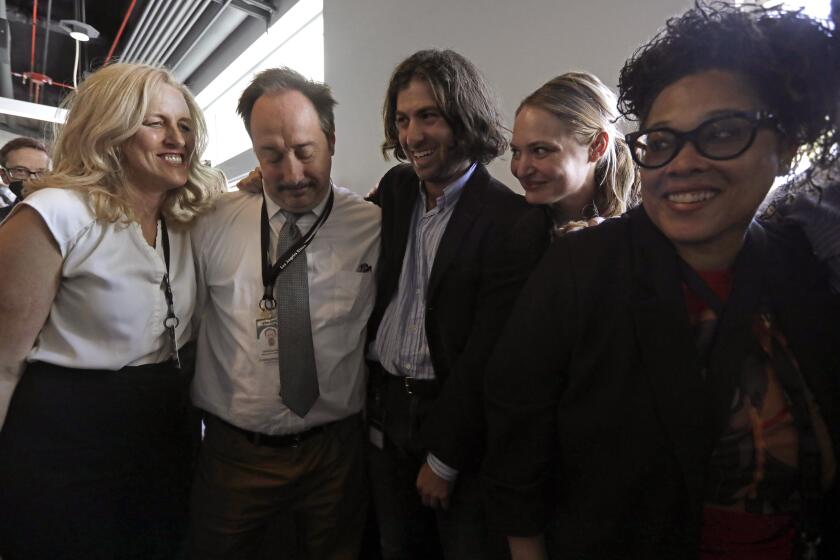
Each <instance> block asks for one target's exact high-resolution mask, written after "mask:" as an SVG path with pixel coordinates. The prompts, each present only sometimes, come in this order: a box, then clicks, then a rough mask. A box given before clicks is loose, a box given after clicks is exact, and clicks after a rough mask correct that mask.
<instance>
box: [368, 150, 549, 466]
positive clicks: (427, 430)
mask: <svg viewBox="0 0 840 560" xmlns="http://www.w3.org/2000/svg"><path fill="white" fill-rule="evenodd" d="M418 189H419V179H418V178H417V175H416V174H415V173H414V170H413V169H412V168H411V166H410V165H398V166H396V167H393V168H392V169H391V170H389V171H388V173H386V174H385V176H384V177H383V178H382V180H381V181H380V183H379V188H378V190H377V193H376V194H375V195H374V197H373V201H374V202H375V203H377V204H379V206H381V207H382V251H381V256H380V262H379V270H378V275H377V282H378V284H377V295H376V303H375V305H374V309H373V313H372V315H371V319H370V322H369V324H368V337H369V340H374V339H375V337H376V334H377V330H378V328H379V324H380V322H381V321H382V316H383V314H384V313H385V309H386V308H387V307H388V304H389V303H390V302H391V299H392V298H393V297H394V296H395V295H396V293H397V287H398V285H399V280H400V273H401V271H402V265H403V258H404V257H405V252H406V245H407V243H408V234H409V230H410V226H411V218H412V214H413V212H414V207H415V204H417V202H418V200H419V197H418ZM548 231H549V224H548V219H547V216H546V214H545V212H544V211H543V210H542V209H540V208H537V207H533V206H530V205H529V204H527V202H525V199H524V197H522V196H520V195H518V194H515V193H513V192H512V191H511V190H510V189H508V188H507V187H506V186H505V185H503V184H502V183H500V182H499V181H497V180H495V179H493V178H492V177H491V176H490V173H488V171H487V169H486V168H485V167H484V166H483V165H478V167H477V168H476V169H475V171H474V172H473V174H472V176H471V177H470V179H469V181H468V182H467V184H466V185H465V186H464V190H463V191H462V193H461V197H460V200H459V201H458V205H457V206H456V207H455V210H454V212H453V215H452V217H451V218H450V220H449V223H448V224H447V227H446V231H445V232H444V234H443V237H442V239H441V241H440V246H439V247H438V252H437V254H436V255H435V260H434V264H433V266H432V271H431V275H430V278H429V286H428V290H427V301H426V324H425V328H426V336H427V339H428V342H429V352H430V354H431V359H432V365H433V366H434V370H435V376H436V377H437V379H438V380H439V381H440V382H441V384H442V390H441V394H440V396H439V397H438V399H437V402H436V403H435V405H434V407H433V410H432V412H431V413H430V414H429V416H428V417H427V418H426V419H425V421H424V423H423V426H422V429H421V440H422V441H423V442H424V444H425V445H426V446H427V448H428V449H430V450H431V451H432V452H433V453H434V454H435V455H436V456H437V457H439V458H440V459H441V460H442V461H444V462H445V463H447V464H449V465H451V466H453V467H455V468H459V469H469V468H473V469H474V470H475V469H477V468H478V465H479V462H480V459H481V453H482V451H483V436H482V434H483V433H484V420H483V410H482V404H481V403H482V399H481V390H482V375H483V369H484V364H485V361H486V359H487V357H488V355H489V353H490V350H491V349H492V347H493V344H494V343H495V341H496V337H497V336H498V334H499V332H500V331H501V328H502V327H503V326H504V321H505V320H506V319H507V315H508V313H509V310H510V308H511V306H512V305H513V302H514V301H515V299H516V296H517V295H518V293H519V290H520V288H521V287H522V285H523V284H524V282H525V280H526V279H527V278H528V275H529V273H530V272H531V270H532V269H533V267H534V266H535V265H536V263H537V261H538V260H539V258H540V257H541V256H542V254H543V253H544V251H545V248H546V247H547V246H548ZM456 379H458V380H457V381H455V380H456ZM453 381H454V382H453Z"/></svg>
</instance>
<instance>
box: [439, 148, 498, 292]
mask: <svg viewBox="0 0 840 560" xmlns="http://www.w3.org/2000/svg"><path fill="white" fill-rule="evenodd" d="M489 182H490V173H489V172H488V171H487V169H486V168H485V167H484V166H483V165H480V164H479V165H477V166H476V168H475V171H473V174H472V177H470V180H469V181H467V184H466V185H464V190H463V191H461V198H460V199H459V200H458V204H457V206H455V211H454V212H453V214H452V217H451V218H450V219H449V223H448V224H447V225H446V231H444V232H443V237H442V238H441V240H440V245H439V246H438V250H437V254H435V262H434V264H433V265H432V273H431V275H430V277H429V289H428V295H427V302H428V301H431V300H432V298H434V295H435V291H436V290H437V287H438V285H439V284H440V280H441V278H442V276H443V274H444V272H446V270H447V269H448V268H449V266H450V265H451V264H452V261H453V259H454V258H455V255H456V254H457V253H458V248H459V247H460V246H461V243H463V242H464V240H465V239H466V237H467V233H468V232H469V230H470V228H471V227H472V225H473V223H474V222H475V220H476V218H478V216H479V215H480V214H481V209H482V207H483V206H484V200H483V198H484V197H483V194H484V192H485V191H486V190H487V186H488V183H489Z"/></svg>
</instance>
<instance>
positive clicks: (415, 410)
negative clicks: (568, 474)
mask: <svg viewBox="0 0 840 560" xmlns="http://www.w3.org/2000/svg"><path fill="white" fill-rule="evenodd" d="M372 369H373V368H372ZM380 371H381V370H380ZM385 375H388V374H385ZM371 383H372V391H371V396H370V399H369V406H368V410H369V413H371V411H374V412H373V413H372V415H373V416H376V417H377V418H374V422H376V423H377V425H379V424H381V426H382V428H383V431H384V434H385V437H384V440H385V441H384V446H383V448H382V449H379V448H378V447H377V446H374V445H368V472H369V474H370V479H371V487H372V490H373V501H374V507H375V509H376V517H377V522H378V525H379V533H380V541H381V545H382V557H383V559H384V560H409V559H410V560H430V559H436V558H446V559H447V560H471V559H476V560H479V559H480V560H486V559H492V558H505V557H506V554H507V547H506V544H505V542H504V539H503V538H502V537H501V536H498V535H495V536H491V535H489V534H488V531H487V527H486V522H485V516H484V507H483V503H482V495H481V488H480V483H479V477H478V475H477V474H476V473H461V474H459V476H458V479H457V481H456V483H455V486H454V489H453V494H452V496H451V498H450V504H449V509H448V510H445V511H444V510H433V509H430V508H428V507H426V506H424V505H423V504H422V502H421V501H420V496H419V494H418V493H417V486H416V482H417V474H418V473H419V471H420V467H421V466H422V465H423V463H424V462H425V461H426V451H425V450H424V449H422V448H421V447H420V445H419V443H418V441H417V430H418V429H419V426H420V424H421V423H422V421H423V418H425V416H426V414H427V413H428V411H429V409H430V408H431V406H432V404H433V402H434V395H433V394H426V395H421V394H417V393H415V394H409V392H408V391H407V390H406V388H405V386H404V384H403V383H402V382H401V381H400V380H399V379H398V378H395V377H394V376H389V377H383V376H382V375H377V373H372V375H371Z"/></svg>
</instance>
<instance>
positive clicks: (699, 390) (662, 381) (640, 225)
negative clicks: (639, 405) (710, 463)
mask: <svg viewBox="0 0 840 560" xmlns="http://www.w3.org/2000/svg"><path fill="white" fill-rule="evenodd" d="M632 212H633V215H632V219H631V223H630V233H631V244H632V247H633V255H634V263H633V268H634V280H633V286H632V287H631V291H630V297H631V298H632V299H631V302H630V306H631V310H632V311H631V312H632V314H633V318H634V322H635V325H636V333H637V335H636V336H637V339H638V344H639V350H640V353H641V359H642V371H644V372H645V373H646V374H647V375H648V377H649V380H650V384H651V387H652V390H653V393H654V400H655V402H656V403H657V406H658V408H659V411H660V413H661V417H662V424H663V428H664V429H665V431H666V432H667V434H668V436H669V438H670V440H671V443H672V445H673V449H674V451H675V453H676V456H677V459H678V461H679V463H680V465H681V467H682V471H683V474H684V476H685V481H686V484H687V487H688V489H689V493H690V495H691V496H694V497H695V499H699V497H700V496H701V495H702V494H701V493H702V489H703V484H704V477H705V466H704V465H705V462H706V459H707V458H708V455H707V454H706V452H705V451H704V450H705V448H706V446H705V445H704V443H705V439H706V438H705V437H704V433H705V429H704V428H705V426H706V414H705V410H704V409H705V398H704V380H703V377H702V373H701V371H700V368H699V365H698V363H697V350H696V347H695V340H694V336H693V333H692V329H691V327H690V325H689V322H688V314H687V311H686V307H685V296H684V294H683V288H682V281H681V276H680V271H679V267H678V264H677V262H678V261H677V260H676V259H677V257H676V252H675V250H674V248H673V246H672V245H671V243H670V242H669V241H668V240H667V239H666V238H665V236H664V235H662V233H661V232H659V231H658V230H657V229H656V228H655V227H654V226H653V224H652V223H651V222H650V219H649V218H648V217H647V214H645V211H644V209H643V208H641V207H640V208H638V209H636V210H633V211H632Z"/></svg>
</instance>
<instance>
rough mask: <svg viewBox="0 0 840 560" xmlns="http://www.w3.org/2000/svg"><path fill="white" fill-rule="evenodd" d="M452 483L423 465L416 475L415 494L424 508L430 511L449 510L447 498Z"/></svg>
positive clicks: (425, 464) (426, 465) (450, 491)
mask: <svg viewBox="0 0 840 560" xmlns="http://www.w3.org/2000/svg"><path fill="white" fill-rule="evenodd" d="M454 485H455V483H454V482H449V481H448V480H444V479H442V478H441V477H439V476H438V475H436V474H435V472H434V471H433V470H432V468H431V467H430V466H429V465H428V464H427V463H423V466H422V467H420V474H418V475H417V492H418V493H419V494H420V500H421V501H422V502H423V505H424V506H427V507H430V508H432V509H449V496H450V495H451V494H452V487H453V486H454Z"/></svg>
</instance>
